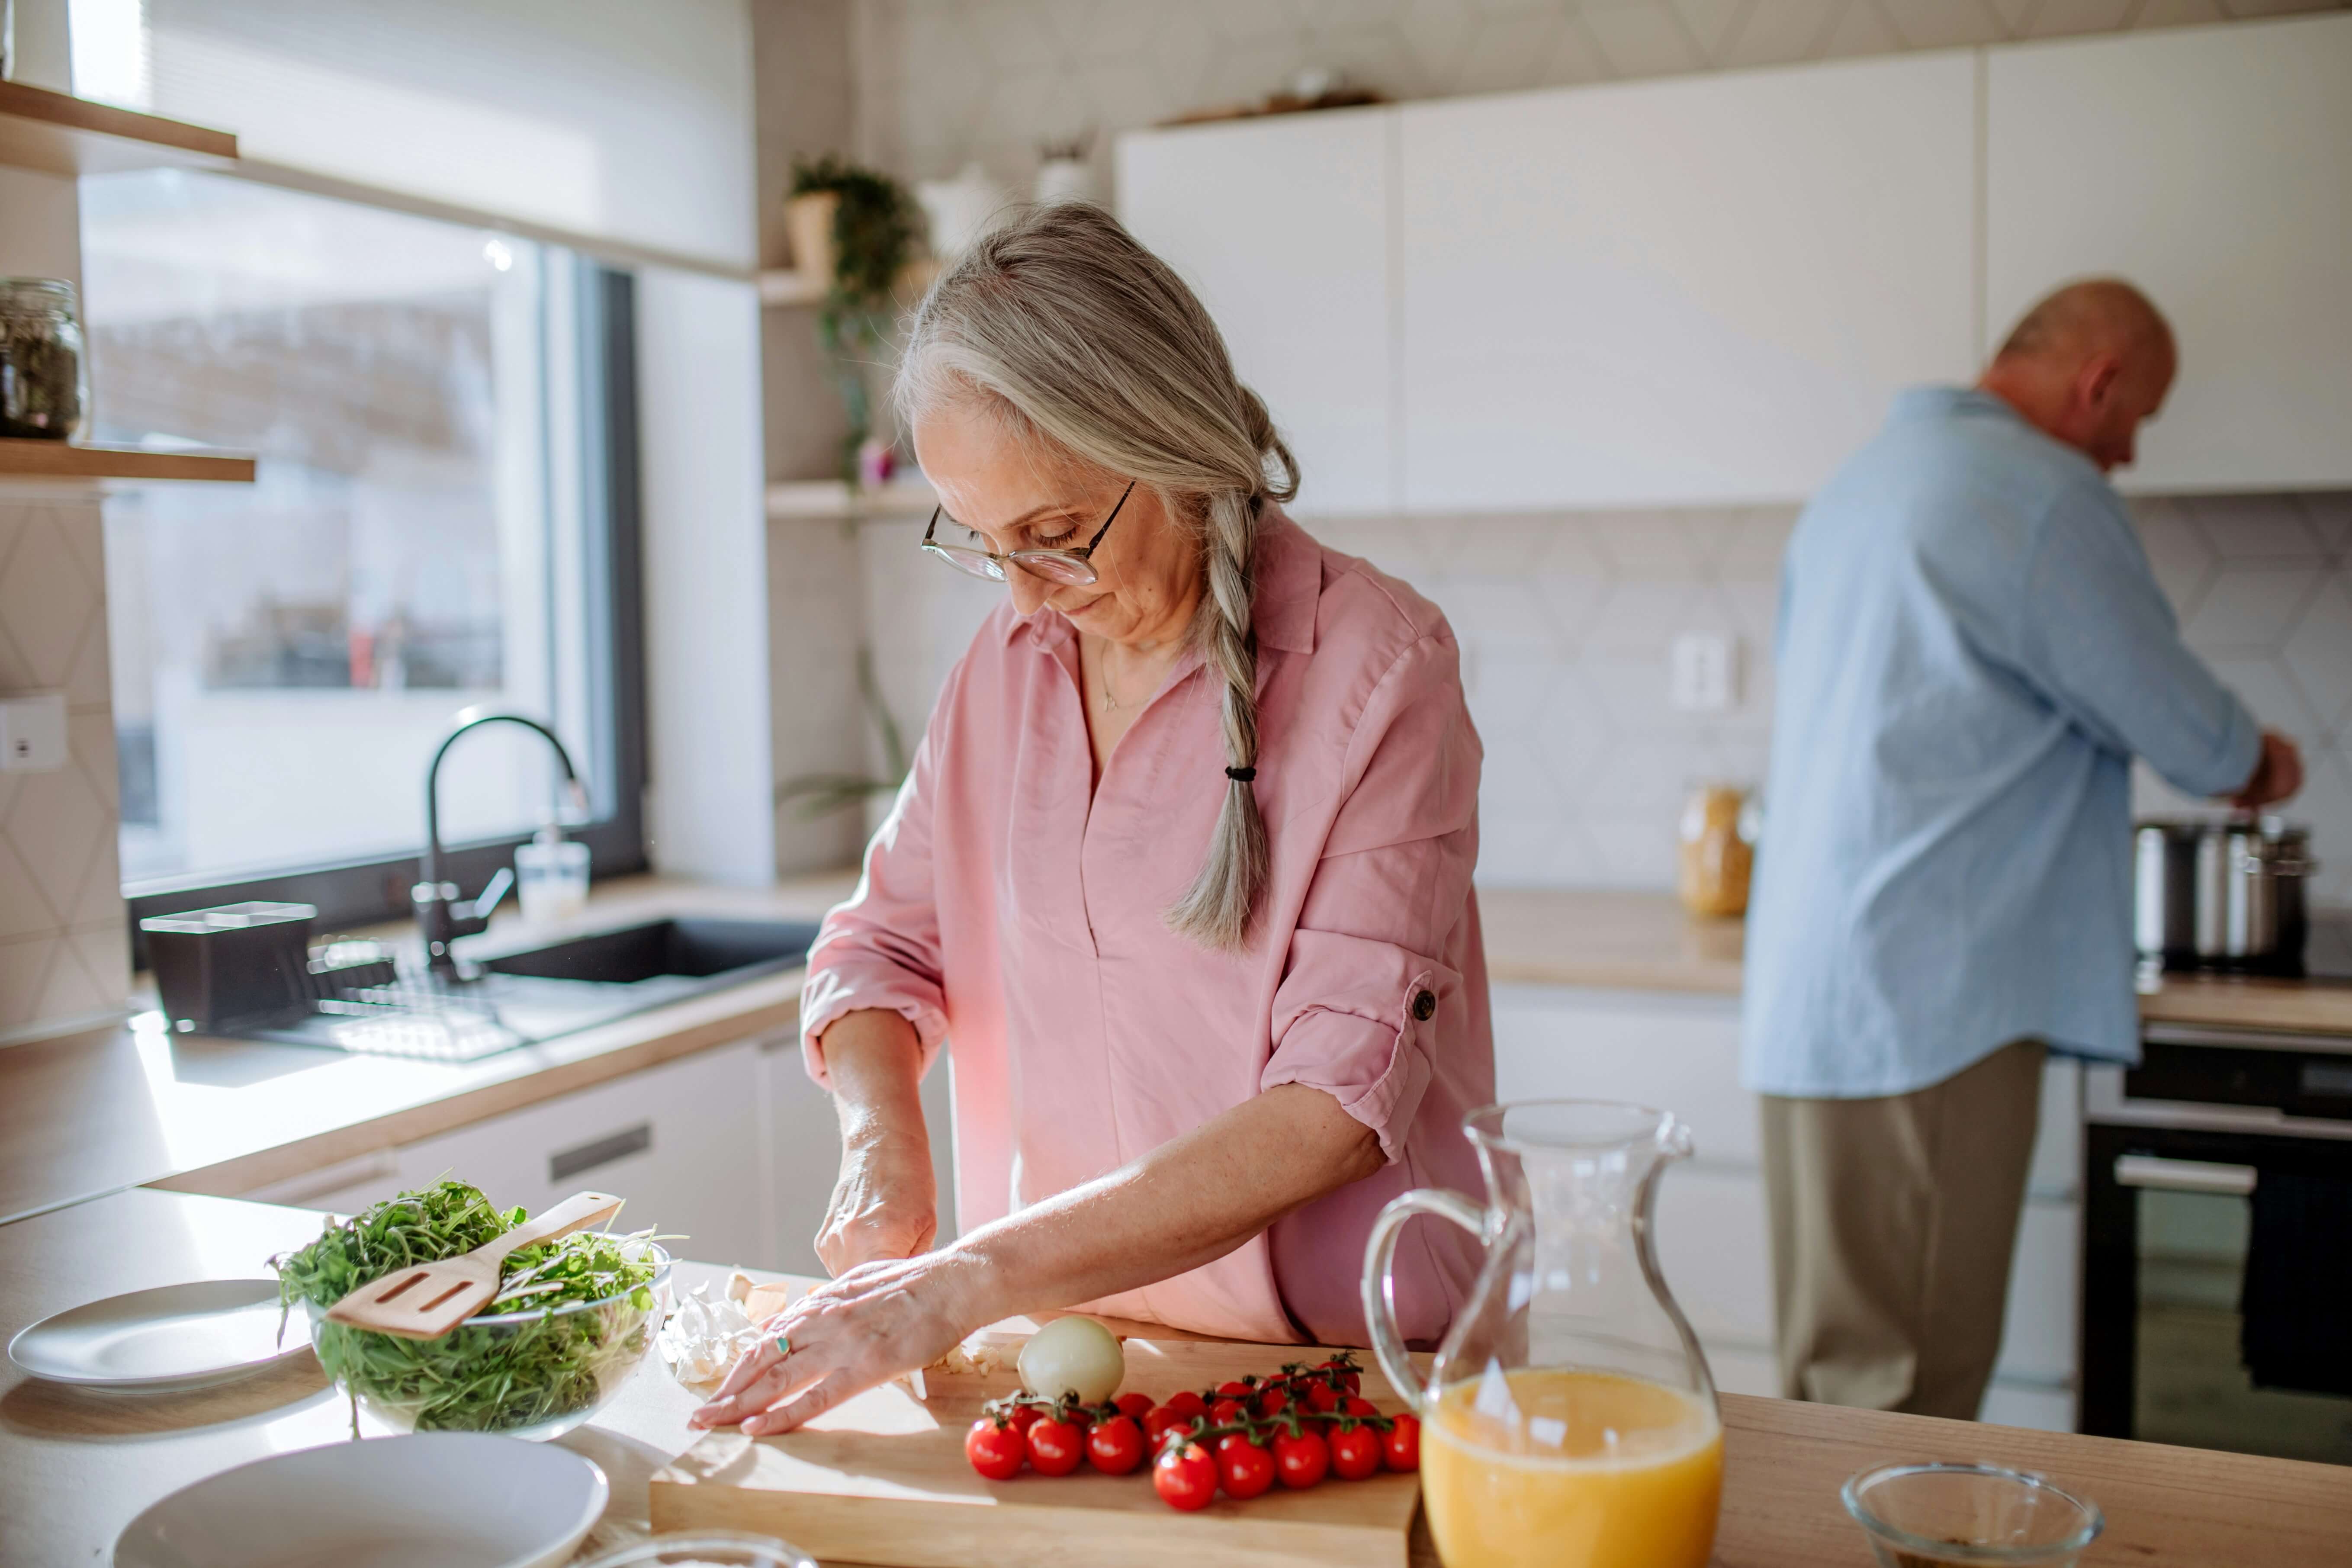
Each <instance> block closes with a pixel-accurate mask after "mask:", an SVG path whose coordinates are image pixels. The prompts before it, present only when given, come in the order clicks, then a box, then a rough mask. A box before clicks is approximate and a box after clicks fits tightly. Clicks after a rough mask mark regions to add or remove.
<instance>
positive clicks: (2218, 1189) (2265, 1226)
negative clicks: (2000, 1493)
mask: <svg viewBox="0 0 2352 1568" xmlns="http://www.w3.org/2000/svg"><path fill="white" fill-rule="evenodd" d="M2084 1121H2085V1122H2086V1126H2085V1128H2084V1272H2083V1292H2082V1346H2081V1349H2082V1361H2081V1366H2082V1388H2081V1393H2082V1429H2083V1430H2084V1431H2085V1432H2091V1433H2096V1434H2100V1435H2102V1436H2116V1437H2137V1438H2141V1439H2144V1440H2146V1441H2149V1442H2158V1443H2176V1444H2183V1445H2187V1446H2189V1447H2200V1448H2222V1449H2233V1450H2237V1451H2239V1452H2243V1453H2255V1454H2271V1455H2276V1456H2280V1457H2283V1458H2302V1459H2319V1460H2327V1461H2332V1462H2335V1463H2339V1464H2345V1463H2352V1373H2347V1368H2352V1228H2344V1227H2343V1226H2342V1221H2343V1218H2344V1214H2345V1211H2344V1208H2343V1206H2342V1205H2344V1204H2346V1203H2347V1202H2352V1038H2347V1037H2326V1036H2297V1035H2286V1034H2281V1033H2277V1032H2273V1031H2267V1030H2251V1029H2227V1028H2207V1027H2187V1026H2169V1025H2154V1024H2152V1025H2150V1026H2147V1031H2146V1037H2145V1052H2144V1056H2143V1059H2142V1061H2141V1064H2140V1066H2138V1067H2137V1068H2129V1069H2126V1068H2121V1067H2116V1066H2111V1065H2109V1066H2096V1067H2094V1068H2091V1069H2090V1070H2089V1073H2088V1075H2087V1077H2086V1079H2085V1081H2084ZM2265 1183H2268V1184H2270V1186H2269V1190H2268V1191H2267V1192H2265V1190H2264V1184H2265ZM2258 1205H2259V1206H2258ZM2330 1205H2335V1206H2333V1207H2331V1206H2330ZM2314 1216H2317V1217H2316V1218H2315V1217H2314ZM2331 1328H2332V1330H2333V1332H2332V1334H2331V1333H2329V1332H2328V1330H2330V1329H2331Z"/></svg>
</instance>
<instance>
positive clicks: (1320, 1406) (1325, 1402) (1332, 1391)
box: [1307, 1383, 1346, 1415]
mask: <svg viewBox="0 0 2352 1568" xmlns="http://www.w3.org/2000/svg"><path fill="white" fill-rule="evenodd" d="M1345 1397H1346V1395H1344V1394H1341V1393H1340V1392H1339V1390H1338V1389H1336V1388H1334V1387H1332V1386H1331V1385H1330V1384H1328V1383H1318V1384H1314V1385H1313V1386H1311V1387H1310V1388H1308V1389H1307V1409H1309V1410H1313V1411H1318V1412H1320V1413H1322V1414H1324V1415H1328V1414H1330V1413H1331V1412H1332V1411H1334V1410H1337V1409H1339V1401H1340V1400H1341V1399H1343V1398H1345Z"/></svg>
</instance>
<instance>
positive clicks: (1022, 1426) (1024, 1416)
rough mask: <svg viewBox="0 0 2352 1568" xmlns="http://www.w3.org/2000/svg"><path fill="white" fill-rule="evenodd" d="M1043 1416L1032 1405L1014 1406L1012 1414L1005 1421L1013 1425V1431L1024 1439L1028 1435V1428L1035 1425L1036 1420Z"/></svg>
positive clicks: (1042, 1413) (1040, 1411) (1042, 1412)
mask: <svg viewBox="0 0 2352 1568" xmlns="http://www.w3.org/2000/svg"><path fill="white" fill-rule="evenodd" d="M1044 1414H1045V1412H1044V1411H1042V1410H1040V1409H1038V1408H1037V1407H1036V1406H1035V1405H1014V1406H1013V1414H1012V1415H1009V1416H1007V1417H1006V1419H1007V1420H1009V1421H1011V1422H1012V1423H1013V1430H1014V1431H1015V1432H1018V1433H1020V1434H1021V1435H1022V1436H1024V1437H1026V1436H1028V1435H1029V1428H1030V1427H1032V1426H1035V1425H1036V1424H1037V1418H1038V1417H1039V1416H1040V1415H1044Z"/></svg>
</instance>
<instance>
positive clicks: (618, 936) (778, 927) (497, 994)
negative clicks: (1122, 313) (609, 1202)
mask: <svg viewBox="0 0 2352 1568" xmlns="http://www.w3.org/2000/svg"><path fill="white" fill-rule="evenodd" d="M816 931H817V928H816V925H815V923H814V921H746V920H698V919H690V918H678V919H672V920H661V921H646V922H645V923H643V924H641V925H633V926H624V927H622V928H620V929H618V930H616V931H593V932H591V933H589V934H587V935H584V936H575V937H567V938H565V939H564V940H562V941H561V942H548V943H546V944H544V945H542V946H539V947H522V948H509V949H505V950H504V951H501V950H500V949H499V947H498V946H491V947H489V948H488V950H487V951H484V950H483V949H482V948H481V947H480V946H479V944H475V943H469V944H467V946H468V947H471V948H472V949H473V951H470V952H468V951H464V950H462V949H461V954H460V962H459V965H458V973H457V975H456V976H454V977H452V976H447V975H441V974H432V973H413V972H412V971H410V970H409V969H408V968H407V967H406V966H405V965H404V966H403V968H402V971H401V973H400V976H399V978H398V979H396V980H394V982H393V983H392V984H380V985H366V986H359V987H354V988H352V989H349V990H345V991H341V992H339V993H337V994H333V995H329V996H322V997H320V998H319V999H318V1000H316V1001H314V1002H310V1003H309V1004H306V1005H303V1006H301V1007H299V1008H296V1009H292V1010H289V1012H287V1013H283V1014H279V1015H276V1016H270V1017H266V1018H255V1019H251V1020H247V1021H246V1022H245V1023H244V1024H242V1025H240V1026H231V1027H228V1028H225V1029H222V1030H221V1031H220V1032H221V1033H223V1034H228V1035H235V1036H238V1037H243V1038H247V1039H262V1040H273V1041H278V1042H280V1043H283V1044H287V1045H303V1046H325V1047H331V1048H333V1049H337V1050H346V1051H363V1052H369V1053H380V1054H384V1055H392V1056H409V1057H422V1058H428V1059H431V1060H435V1061H475V1060H478V1059H479V1058H483V1057H487V1056H494V1055H496V1054H497V1053H499V1052H500V1051H505V1050H511V1049H513V1048H514V1047H517V1046H527V1045H532V1044H535V1043H537V1042H539V1041H541V1040H551V1039H556V1038H558V1037H562V1036H564V1035H572V1034H577V1033H579V1032H580V1031H582V1030H583V1029H593V1028H596V1027H598V1026H602V1025H604V1024H610V1023H612V1022H614V1021H615V1020H616V1019H620V1018H625V1017H628V1016H631V1015H633V1014H637V1013H644V1012H647V1011H649V1010H651V1009H653V1008H656V1007H664V1006H667V1005H670V1004H671V1003H673V1002H682V1001H685V1000H687V999H688V998H689V997H693V996H699V995H703V994H707V993H709V992H713V991H719V990H723V989H724V988H726V987H727V986H730V985H737V984H741V983H742V982H744V981H747V980H754V979H758V978H759V977H760V976H761V975H766V974H775V973H782V971H784V970H788V969H792V968H794V967H796V966H798V965H799V964H800V963H801V962H802V961H803V959H804V958H806V957H807V955H808V950H809V944H810V943H811V942H814V941H815V940H816Z"/></svg>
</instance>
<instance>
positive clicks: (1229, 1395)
mask: <svg viewBox="0 0 2352 1568" xmlns="http://www.w3.org/2000/svg"><path fill="white" fill-rule="evenodd" d="M1256 1392H1257V1390H1256V1389H1255V1388H1254V1387H1252V1386H1251V1385H1250V1384H1246V1383H1244V1382H1242V1381H1241V1380H1240V1379H1238V1378H1236V1379H1234V1381H1233V1382H1231V1383H1221V1384H1217V1393H1218V1394H1220V1395H1221V1396H1223V1398H1226V1399H1247V1398H1248V1397H1249V1396H1250V1395H1251V1394H1255V1393H1256Z"/></svg>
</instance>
